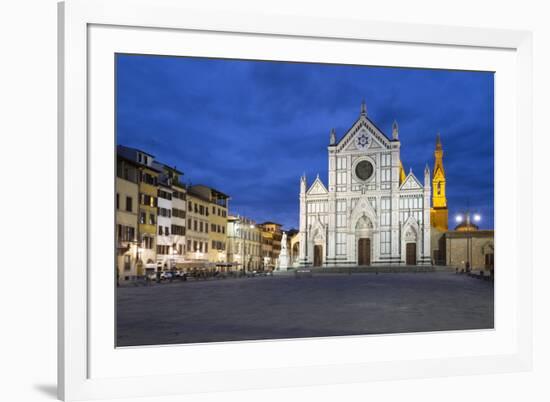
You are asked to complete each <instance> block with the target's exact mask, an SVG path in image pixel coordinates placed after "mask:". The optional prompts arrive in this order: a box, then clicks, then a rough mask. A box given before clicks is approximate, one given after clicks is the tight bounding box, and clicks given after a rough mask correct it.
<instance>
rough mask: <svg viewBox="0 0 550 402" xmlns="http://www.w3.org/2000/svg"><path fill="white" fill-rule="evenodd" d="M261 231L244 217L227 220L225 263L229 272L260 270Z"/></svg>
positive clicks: (233, 217) (232, 217) (254, 223)
mask: <svg viewBox="0 0 550 402" xmlns="http://www.w3.org/2000/svg"><path fill="white" fill-rule="evenodd" d="M261 239H262V236H261V229H260V227H259V226H258V225H256V222H254V221H253V220H252V219H250V218H247V217H245V216H229V217H228V220H227V261H228V263H229V264H230V267H231V270H241V269H244V270H245V271H260V270H262V265H263V264H262V244H261Z"/></svg>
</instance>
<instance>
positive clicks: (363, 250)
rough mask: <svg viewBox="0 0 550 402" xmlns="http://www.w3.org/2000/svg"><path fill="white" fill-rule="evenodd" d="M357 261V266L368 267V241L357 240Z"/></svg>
mask: <svg viewBox="0 0 550 402" xmlns="http://www.w3.org/2000/svg"><path fill="white" fill-rule="evenodd" d="M357 261H358V262H359V265H370V239H365V238H363V239H359V243H358V245H357Z"/></svg>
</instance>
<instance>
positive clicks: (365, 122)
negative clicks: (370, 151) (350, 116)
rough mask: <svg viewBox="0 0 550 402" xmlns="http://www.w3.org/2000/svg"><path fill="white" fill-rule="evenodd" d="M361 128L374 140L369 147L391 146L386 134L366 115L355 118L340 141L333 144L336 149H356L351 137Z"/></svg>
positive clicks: (388, 147) (386, 147)
mask: <svg viewBox="0 0 550 402" xmlns="http://www.w3.org/2000/svg"><path fill="white" fill-rule="evenodd" d="M362 129H366V130H367V131H368V132H369V134H371V137H372V139H373V140H374V141H373V142H372V144H371V145H370V147H381V148H385V149H390V148H391V140H390V139H389V138H388V136H387V135H386V134H384V133H383V132H382V130H380V129H379V128H378V127H376V124H374V123H373V122H372V121H371V120H370V119H368V118H367V117H366V116H360V117H359V119H357V121H356V122H355V123H354V124H353V126H351V128H350V129H349V130H348V131H347V132H346V134H344V136H343V137H342V138H341V139H340V141H338V143H337V144H336V145H335V146H336V149H337V151H342V150H344V149H346V150H351V149H356V148H355V144H354V143H353V138H354V137H355V135H356V134H357V133H358V132H360V131H361V130H362ZM375 144H377V145H375Z"/></svg>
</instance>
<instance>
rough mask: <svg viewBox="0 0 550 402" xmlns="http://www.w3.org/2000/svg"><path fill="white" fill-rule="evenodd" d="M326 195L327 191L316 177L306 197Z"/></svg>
mask: <svg viewBox="0 0 550 402" xmlns="http://www.w3.org/2000/svg"><path fill="white" fill-rule="evenodd" d="M327 193H328V190H327V188H326V187H325V185H324V184H323V182H322V181H321V179H319V176H317V178H316V179H315V181H314V182H313V184H312V185H311V187H310V188H309V190H307V195H317V194H327Z"/></svg>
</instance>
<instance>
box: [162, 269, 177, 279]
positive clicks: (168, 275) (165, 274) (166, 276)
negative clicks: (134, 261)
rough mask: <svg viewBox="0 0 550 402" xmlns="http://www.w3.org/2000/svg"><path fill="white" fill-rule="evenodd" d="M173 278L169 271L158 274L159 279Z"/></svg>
mask: <svg viewBox="0 0 550 402" xmlns="http://www.w3.org/2000/svg"><path fill="white" fill-rule="evenodd" d="M173 278H174V274H173V273H172V272H169V271H164V272H162V273H161V274H160V279H173Z"/></svg>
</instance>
